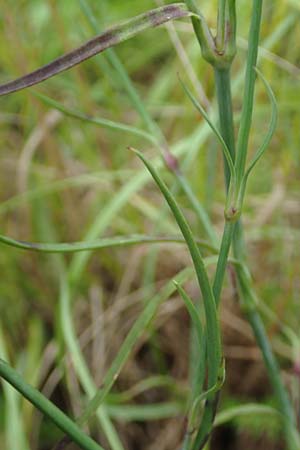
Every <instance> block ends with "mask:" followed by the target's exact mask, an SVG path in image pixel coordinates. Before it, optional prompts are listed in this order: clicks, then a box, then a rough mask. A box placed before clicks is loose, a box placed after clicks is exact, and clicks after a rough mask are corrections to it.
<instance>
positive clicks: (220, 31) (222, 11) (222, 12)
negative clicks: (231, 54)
mask: <svg viewBox="0 0 300 450" xmlns="http://www.w3.org/2000/svg"><path fill="white" fill-rule="evenodd" d="M225 20H226V0H220V1H219V6H218V24H217V37H216V46H217V49H218V50H220V51H222V50H223V49H224V45H225V37H226V36H225V34H226V31H225V30H226V27H225Z"/></svg>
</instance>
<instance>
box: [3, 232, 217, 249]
mask: <svg viewBox="0 0 300 450" xmlns="http://www.w3.org/2000/svg"><path fill="white" fill-rule="evenodd" d="M184 242H185V241H184V239H183V238H182V237H180V236H172V237H168V236H166V237H163V236H145V235H132V236H116V237H113V238H103V239H97V240H95V241H83V242H73V243H59V244H48V243H47V244H46V243H45V244H44V243H37V242H25V241H18V240H15V239H12V238H9V237H7V236H3V235H0V243H2V244H5V245H9V246H11V247H15V248H19V249H23V250H31V251H36V252H43V253H75V252H83V251H89V250H99V249H102V248H108V247H126V246H130V245H135V244H144V243H145V244H159V243H174V244H183V243H184ZM196 242H197V244H198V245H199V246H201V247H203V248H206V249H208V250H211V251H213V252H214V253H216V252H218V250H217V249H216V248H215V247H213V246H212V245H210V244H209V243H208V242H206V241H203V240H200V239H199V240H196Z"/></svg>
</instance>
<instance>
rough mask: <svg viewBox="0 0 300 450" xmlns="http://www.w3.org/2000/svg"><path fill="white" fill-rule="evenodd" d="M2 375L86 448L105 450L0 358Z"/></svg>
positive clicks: (0, 373)
mask: <svg viewBox="0 0 300 450" xmlns="http://www.w3.org/2000/svg"><path fill="white" fill-rule="evenodd" d="M0 376H1V377H2V378H4V379H5V380H6V381H7V382H8V383H9V384H11V385H12V386H14V387H15V389H17V391H19V392H20V393H21V394H22V395H23V396H24V397H25V398H27V399H28V400H29V401H30V402H31V403H32V404H33V405H34V406H36V408H38V409H39V410H40V411H41V412H42V413H43V414H45V416H47V417H48V418H49V419H50V420H51V421H52V422H54V423H55V424H56V425H57V426H58V427H59V428H60V429H61V430H62V431H64V432H65V433H66V434H67V435H68V436H70V438H71V439H72V440H73V441H74V442H76V443H77V444H78V445H79V447H80V448H82V449H84V450H103V447H101V446H100V445H98V444H97V443H96V442H95V441H94V440H93V439H91V438H90V437H89V436H88V435H87V434H85V433H84V432H83V431H82V430H81V429H80V428H79V427H78V425H76V423H75V422H73V421H72V420H71V419H70V418H69V417H68V416H66V415H65V414H64V413H63V412H62V411H61V410H60V409H59V408H57V406H55V405H54V404H53V403H52V402H50V400H48V399H47V398H46V397H44V396H43V395H42V394H41V393H40V392H39V391H38V390H37V389H35V388H33V387H32V386H30V385H29V384H27V383H25V381H24V380H23V378H22V377H21V376H20V375H19V374H18V373H17V372H16V371H15V370H14V369H13V368H12V367H10V366H9V365H8V364H7V363H6V362H5V361H3V360H2V359H0Z"/></svg>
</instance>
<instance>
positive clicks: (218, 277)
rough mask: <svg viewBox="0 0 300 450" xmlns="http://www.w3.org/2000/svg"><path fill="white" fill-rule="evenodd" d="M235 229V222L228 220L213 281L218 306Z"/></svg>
mask: <svg viewBox="0 0 300 450" xmlns="http://www.w3.org/2000/svg"><path fill="white" fill-rule="evenodd" d="M234 229H235V224H234V223H232V222H228V221H226V223H225V227H224V231H223V236H222V242H221V247H220V253H219V258H218V263H217V268H216V273H215V277H214V282H213V293H214V297H215V301H216V306H217V307H218V305H219V303H220V295H221V290H222V286H223V281H224V276H225V272H226V267H227V260H228V255H229V250H230V246H231V242H232V237H233V233H234Z"/></svg>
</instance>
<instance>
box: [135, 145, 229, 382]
mask: <svg viewBox="0 0 300 450" xmlns="http://www.w3.org/2000/svg"><path fill="white" fill-rule="evenodd" d="M132 150H133V151H134V152H135V153H136V154H137V155H138V157H139V158H140V159H141V161H142V162H143V163H144V164H145V166H146V167H147V169H148V170H149V172H150V174H151V175H152V178H153V179H154V181H155V182H156V184H157V186H158V188H159V189H160V191H161V193H162V194H163V196H164V198H165V199H166V201H167V203H168V205H169V207H170V209H171V211H172V213H173V215H174V218H175V220H176V222H177V225H178V226H179V228H180V230H181V232H182V235H183V237H184V239H185V241H186V243H187V246H188V248H189V251H190V255H191V258H192V260H193V263H194V267H195V272H196V275H197V279H198V283H199V287H200V290H201V292H202V296H203V302H204V309H205V318H206V327H207V336H208V340H209V344H210V345H209V346H208V349H207V353H208V358H207V359H208V387H209V388H211V387H212V386H213V385H215V383H216V382H217V379H218V372H219V367H220V364H221V359H222V358H221V338H220V330H219V324H218V319H217V311H216V304H215V298H214V295H213V292H212V289H211V286H210V283H209V279H208V275H207V272H206V269H205V266H204V261H203V258H202V255H201V253H200V251H199V248H198V246H197V244H196V242H195V240H194V237H193V233H192V231H191V229H190V226H189V225H188V223H187V221H186V219H185V217H184V215H183V213H182V212H181V210H180V208H179V206H178V205H177V202H176V200H175V198H174V196H173V194H172V193H171V192H170V190H169V189H168V188H167V186H166V185H165V183H164V182H163V181H162V180H161V178H160V176H159V175H158V173H157V172H156V170H155V169H154V167H153V166H152V165H151V164H150V162H149V161H147V160H146V158H145V157H144V156H143V154H142V153H141V152H139V151H137V150H134V149H132Z"/></svg>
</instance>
